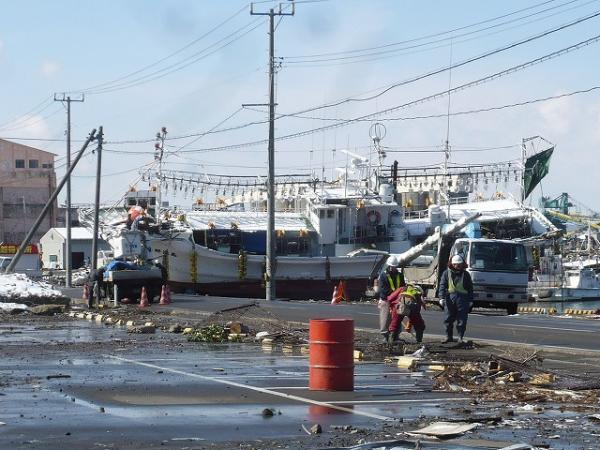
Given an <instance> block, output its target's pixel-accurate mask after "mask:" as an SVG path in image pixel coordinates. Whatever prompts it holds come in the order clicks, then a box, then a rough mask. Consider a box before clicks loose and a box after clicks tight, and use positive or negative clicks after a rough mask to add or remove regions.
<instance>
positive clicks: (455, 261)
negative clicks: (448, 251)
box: [451, 254, 465, 265]
mask: <svg viewBox="0 0 600 450" xmlns="http://www.w3.org/2000/svg"><path fill="white" fill-rule="evenodd" d="M451 262H452V264H453V265H460V264H464V263H465V259H464V258H463V257H462V255H458V254H457V255H454V256H453V257H452V260H451Z"/></svg>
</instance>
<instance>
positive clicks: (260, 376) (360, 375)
mask: <svg viewBox="0 0 600 450" xmlns="http://www.w3.org/2000/svg"><path fill="white" fill-rule="evenodd" d="M280 373H281V375H223V376H221V377H219V378H281V379H282V380H294V379H297V378H298V377H302V379H306V377H308V373H300V372H299V373H294V375H295V376H286V375H284V374H283V372H280ZM380 375H386V376H390V375H403V376H405V377H407V378H412V376H411V374H408V373H404V372H384V373H355V374H354V376H355V377H378V376H380Z"/></svg>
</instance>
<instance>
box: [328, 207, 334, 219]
mask: <svg viewBox="0 0 600 450" xmlns="http://www.w3.org/2000/svg"><path fill="white" fill-rule="evenodd" d="M327 218H328V219H333V209H328V210H327Z"/></svg>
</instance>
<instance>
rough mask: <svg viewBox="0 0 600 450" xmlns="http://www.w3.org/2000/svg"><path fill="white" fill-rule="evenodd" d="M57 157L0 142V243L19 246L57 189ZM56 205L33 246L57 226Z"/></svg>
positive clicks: (38, 232) (40, 229)
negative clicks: (55, 161)
mask: <svg viewBox="0 0 600 450" xmlns="http://www.w3.org/2000/svg"><path fill="white" fill-rule="evenodd" d="M55 156H56V155H54V154H53V153H49V152H45V151H43V150H39V149H37V148H33V147H29V146H27V145H22V144H17V143H16V142H10V141H6V140H4V139H0V243H1V242H3V243H5V244H20V243H21V241H22V240H23V239H24V238H25V235H26V234H27V232H28V231H29V229H30V228H31V226H32V225H33V223H34V222H35V219H36V218H37V216H38V215H39V213H40V212H41V211H42V208H43V207H44V205H45V204H46V202H47V201H48V199H49V198H50V195H51V194H52V192H53V191H54V189H55V188H56V172H55V171H54V157H55ZM56 214H57V206H56V205H53V206H52V208H51V209H50V211H49V213H48V215H47V216H46V217H45V219H44V221H43V222H42V224H41V226H40V227H39V229H38V231H37V233H36V234H35V235H34V236H33V239H32V243H37V242H39V240H40V238H41V237H42V236H43V235H44V234H45V233H46V232H47V231H48V230H49V229H50V228H52V227H54V226H56Z"/></svg>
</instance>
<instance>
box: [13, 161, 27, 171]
mask: <svg viewBox="0 0 600 450" xmlns="http://www.w3.org/2000/svg"><path fill="white" fill-rule="evenodd" d="M15 168H16V169H24V168H25V160H24V159H15Z"/></svg>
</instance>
